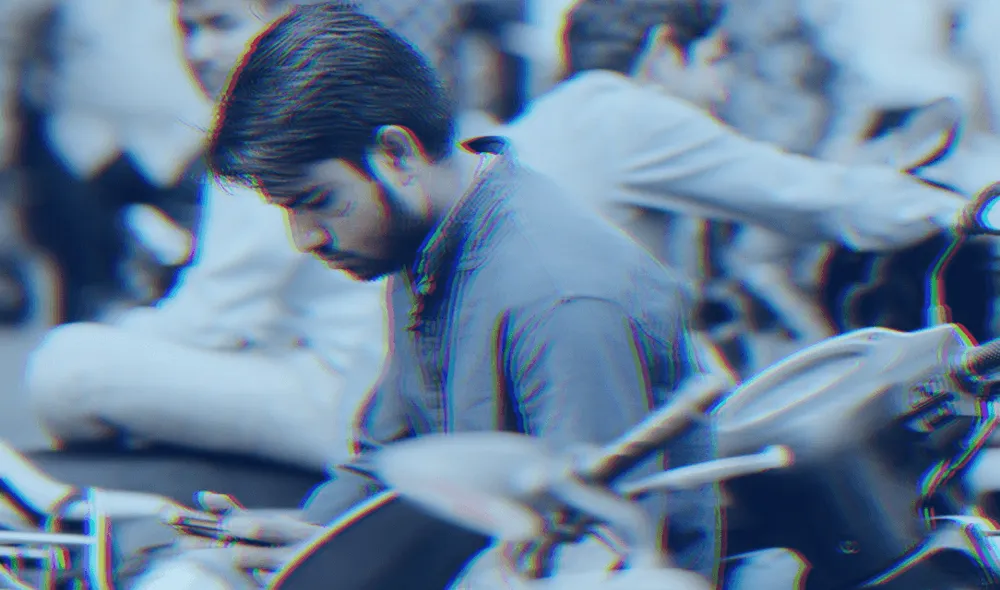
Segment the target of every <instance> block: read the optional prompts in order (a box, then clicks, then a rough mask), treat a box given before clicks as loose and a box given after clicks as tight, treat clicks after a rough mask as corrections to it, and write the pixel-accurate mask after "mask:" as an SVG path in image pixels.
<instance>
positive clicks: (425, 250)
mask: <svg viewBox="0 0 1000 590" xmlns="http://www.w3.org/2000/svg"><path fill="white" fill-rule="evenodd" d="M462 148H463V149H465V150H468V151H470V152H472V153H476V154H482V155H487V154H492V155H494V156H496V158H494V160H493V161H492V162H491V163H490V165H489V167H487V168H484V169H481V170H479V171H478V173H477V175H476V178H475V179H474V180H473V182H472V184H471V185H470V186H469V189H468V190H467V191H466V193H465V194H464V195H463V196H462V197H461V198H460V199H459V200H458V202H456V203H455V205H454V206H452V208H451V209H450V210H449V212H448V214H447V215H445V218H444V219H443V220H442V221H441V223H439V224H438V226H437V228H436V229H435V230H434V232H433V233H432V234H431V235H430V237H429V238H428V239H427V241H426V242H425V244H424V246H423V247H422V248H421V249H420V252H418V254H417V260H416V264H415V265H414V266H413V273H412V277H413V287H414V291H415V294H416V296H417V298H418V303H419V302H422V300H423V299H424V298H426V297H430V296H432V295H433V294H434V293H435V292H436V290H437V287H438V284H439V283H440V282H441V280H442V279H443V278H444V277H445V276H446V273H447V272H449V271H453V270H456V269H459V268H470V267H473V266H475V265H476V264H477V262H478V260H479V258H480V254H481V248H482V246H483V245H484V238H485V237H486V235H487V233H488V230H489V228H490V226H491V224H490V223H489V218H490V217H491V215H492V213H494V212H495V211H496V209H497V206H498V205H499V204H500V200H499V199H498V198H497V196H498V193H497V191H495V190H491V189H488V188H485V187H484V186H483V184H484V182H485V181H486V180H487V179H495V178H496V176H497V174H501V173H503V172H509V171H510V170H512V169H513V165H514V157H513V151H512V149H511V147H510V144H509V143H508V141H507V140H506V139H504V138H502V137H496V136H485V137H477V138H474V139H470V140H468V141H465V142H463V143H462Z"/></svg>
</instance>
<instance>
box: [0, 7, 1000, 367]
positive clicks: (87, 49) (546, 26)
mask: <svg viewBox="0 0 1000 590" xmlns="http://www.w3.org/2000/svg"><path fill="white" fill-rule="evenodd" d="M609 1H610V0H609ZM572 4H573V2H572V0H433V1H432V0H366V1H364V2H360V5H361V7H362V8H363V9H365V10H367V11H369V12H370V13H371V14H372V15H373V16H375V17H377V18H379V19H380V20H382V21H383V22H385V23H386V24H388V25H390V26H392V27H395V28H397V29H398V30H399V31H400V32H401V33H402V34H403V35H404V36H406V37H407V38H408V39H409V40H410V41H411V42H413V43H414V44H415V45H416V46H417V47H418V48H420V49H421V50H423V51H424V52H425V53H426V54H427V55H429V56H430V57H431V59H432V61H434V62H435V63H436V64H437V66H438V67H439V68H440V70H441V71H442V72H443V73H444V74H445V77H446V78H447V80H448V81H449V83H450V84H451V85H452V87H453V90H454V94H455V97H456V99H457V101H458V103H459V104H460V105H461V107H462V113H463V114H462V118H461V121H460V127H461V129H460V132H461V133H462V134H463V135H464V136H467V137H472V136H475V135H482V134H487V133H490V132H491V131H493V130H495V129H496V128H497V127H498V125H502V124H503V123H506V122H508V121H511V120H512V119H514V118H515V117H517V116H518V115H519V114H520V113H521V112H523V110H524V109H525V107H526V105H528V104H530V101H531V100H532V99H533V98H535V97H538V96H541V95H542V94H544V93H545V92H546V91H547V90H549V89H550V88H551V87H552V86H553V85H554V84H555V83H556V82H557V81H558V80H559V79H560V77H561V76H562V69H563V57H562V55H561V49H560V41H561V22H562V18H563V17H564V15H565V14H566V12H567V10H569V9H570V8H571V7H572ZM172 11H173V4H172V3H171V2H170V1H169V0H72V1H66V0H49V1H42V0H0V20H2V21H3V22H4V23H6V25H7V26H5V27H4V31H3V34H4V38H3V39H0V42H2V45H0V63H2V68H0V93H2V95H0V112H2V114H3V118H2V121H0V207H2V216H0V319H2V320H4V321H5V322H7V323H10V324H17V323H18V322H21V321H23V320H25V319H26V318H28V317H29V315H30V314H31V313H32V306H33V302H35V301H36V300H37V294H36V288H37V287H36V285H34V284H32V278H31V275H30V273H28V272H26V270H25V268H26V265H27V264H28V261H30V260H34V259H36V258H37V256H36V255H37V254H38V253H42V254H44V259H45V260H47V261H48V264H49V266H51V267H52V268H53V269H55V275H56V276H57V277H58V285H59V288H58V296H57V303H58V309H56V310H54V317H55V321H56V323H68V322H78V321H89V320H95V319H100V318H102V317H105V316H106V315H107V314H109V313H113V312H114V310H115V309H118V308H120V307H122V306H125V307H127V306H133V305H137V304H149V303H150V302H153V301H156V300H157V299H158V298H160V297H162V296H163V295H164V294H165V293H167V292H168V291H169V290H170V289H171V286H172V285H173V282H174V280H175V279H176V276H177V273H178V271H179V270H180V269H181V268H183V267H184V266H185V265H186V264H188V263H189V262H190V261H191V259H192V256H194V255H195V253H196V244H195V243H194V240H193V239H192V238H191V236H192V235H193V234H194V233H195V228H196V227H197V224H198V221H199V202H200V200H199V186H200V183H199V181H198V178H199V177H200V174H202V172H203V166H202V164H201V161H200V158H199V150H200V148H201V146H202V143H203V141H204V135H205V133H204V131H205V129H207V128H208V127H209V125H210V122H211V115H212V107H211V104H210V102H209V101H208V99H206V98H205V97H204V96H203V95H202V93H201V92H200V91H199V89H198V88H197V84H196V83H195V81H194V78H193V77H192V76H191V75H190V73H189V72H188V71H187V69H186V67H185V65H184V61H183V59H182V56H181V46H180V42H181V41H180V35H178V34H177V30H176V28H177V25H176V22H175V20H176V19H175V18H174V15H173V13H172ZM25 14H28V15H29V16H28V17H26V16H25ZM14 22H17V23H20V24H18V25H17V26H13V25H11V23H14ZM994 23H1000V4H997V3H996V2H995V1H993V0H879V1H878V2H872V1H870V0H731V2H729V7H728V13H727V16H726V25H725V28H726V34H727V39H728V54H727V56H726V57H725V60H726V62H727V65H728V66H729V67H728V68H727V72H728V73H729V76H728V80H727V87H728V96H727V98H726V100H724V101H722V102H721V103H720V104H718V105H717V110H716V113H717V116H718V117H719V118H720V119H721V120H723V121H725V122H726V123H728V124H729V125H731V126H733V127H735V128H736V129H738V130H739V131H740V132H741V133H743V134H745V135H747V136H749V137H751V138H754V139H757V140H762V141H767V142H771V143H773V144H776V145H778V146H780V147H782V148H784V149H786V150H788V151H791V152H797V153H801V154H808V155H812V156H817V157H820V158H824V159H831V160H837V161H843V162H849V161H854V160H856V159H857V157H858V153H859V146H860V145H862V144H863V143H864V142H865V141H867V140H869V139H871V137H872V134H873V133H874V132H873V131H872V129H873V125H875V124H876V123H878V122H881V123H883V126H884V125H889V126H893V125H895V126H899V125H904V124H905V121H906V118H907V116H908V115H909V114H912V113H913V112H914V111H915V110H916V109H919V108H921V107H924V106H926V105H930V104H934V103H935V101H941V100H942V99H948V101H949V102H948V103H947V104H948V105H951V107H952V108H953V109H954V110H955V111H956V113H955V114H954V116H956V117H958V119H960V121H961V133H960V136H959V138H958V143H957V145H956V147H955V148H954V150H953V152H954V153H953V156H952V157H949V158H948V159H947V160H946V161H944V162H942V163H940V164H938V165H936V166H935V167H934V170H933V175H932V176H933V180H934V182H936V183H939V184H941V185H944V186H948V187H954V188H955V189H957V190H960V191H963V192H972V191H974V190H976V189H977V188H979V187H981V186H983V185H985V184H986V183H988V182H989V181H991V180H992V179H991V178H990V175H991V174H993V172H992V166H990V163H992V161H994V158H995V156H1000V141H997V133H998V132H1000V55H998V54H997V52H996V51H991V46H990V45H991V43H990V40H991V38H992V32H993V28H992V27H993V25H994ZM887 121H888V123H887ZM871 163H889V162H871ZM671 227H673V228H675V229H674V230H675V231H678V232H681V231H683V232H686V233H685V235H687V236H689V237H690V239H689V240H688V242H687V243H689V244H692V248H691V249H690V251H688V252H684V253H680V254H683V255H679V256H676V257H675V258H676V259H677V261H676V264H677V265H678V267H679V268H680V270H682V271H683V272H685V273H686V274H687V275H688V276H689V277H690V278H691V280H692V283H693V284H696V285H698V288H699V289H700V290H701V292H702V293H703V295H704V302H705V304H704V305H703V306H702V312H703V314H702V315H703V316H704V317H702V318H701V320H702V325H703V328H704V330H705V331H706V332H708V333H710V335H711V337H712V338H713V339H714V340H716V342H717V343H719V344H720V346H722V347H723V348H724V349H725V350H726V354H727V356H730V357H731V360H732V359H735V360H734V361H733V362H735V363H737V364H744V365H757V366H759V365H761V364H766V362H768V361H771V360H775V359H774V358H765V357H767V355H766V354H765V353H761V352H760V351H756V352H755V351H754V350H751V349H752V343H748V341H747V334H748V333H773V334H776V335H778V336H776V337H780V339H783V340H784V341H787V342H789V343H790V344H791V346H793V347H794V346H801V345H805V344H808V343H811V342H813V341H815V340H817V339H820V338H823V337H826V336H828V335H830V334H833V333H835V332H837V331H839V330H843V329H848V328H851V327H858V326H855V325H850V324H851V321H848V320H845V319H844V318H842V317H831V316H830V309H829V306H827V307H825V308H824V307H822V306H815V305H813V303H814V302H815V301H817V300H820V299H822V294H821V293H820V292H819V291H820V290H822V289H824V288H826V287H824V281H826V282H828V281H829V260H830V247H829V246H827V245H824V244H816V245H815V246H810V247H803V246H802V245H801V244H795V245H794V247H791V246H789V245H788V244H787V243H785V241H784V240H783V236H781V235H776V234H774V233H773V232H770V231H765V230H763V229H760V228H740V227H736V226H734V225H733V224H729V223H716V222H707V221H703V220H697V219H687V220H685V224H677V225H674V226H671ZM734 256H735V258H734ZM734 260H737V261H741V262H740V263H738V264H734V263H733V261H734ZM748 260H749V261H756V262H760V263H761V264H762V265H763V264H764V263H766V265H769V266H768V267H769V268H770V269H772V270H773V269H774V268H778V269H780V272H778V274H777V275H774V274H768V275H766V276H767V277H768V278H767V279H766V280H760V279H759V277H758V279H757V280H755V279H754V277H752V276H749V275H747V274H746V272H747V271H746V269H749V268H757V266H759V265H757V266H755V265H754V264H749V263H745V262H746V261H748ZM855 263H856V264H861V261H860V259H859V260H857V261H855ZM869 263H870V261H868V262H865V264H869ZM918 279H919V276H918ZM733 302H738V303H733ZM991 305H992V304H991ZM834 315H836V314H834ZM985 316H989V317H986V318H985V319H983V321H982V322H983V323H984V327H983V328H982V330H980V334H985V333H989V332H990V331H991V330H992V328H991V326H992V322H993V321H994V320H993V319H992V318H993V314H992V313H991V312H990V313H986V314H985ZM761 318H764V319H761ZM864 318H865V319H858V320H856V321H854V322H855V323H865V322H880V321H883V320H884V322H886V323H888V324H889V325H891V327H898V328H902V329H912V328H915V327H919V326H918V325H913V324H914V322H916V323H919V321H920V320H919V319H918V320H910V321H909V323H907V322H906V321H903V320H898V321H896V322H895V323H893V321H895V320H890V319H885V317H884V316H879V315H878V314H875V315H871V314H869V315H866V316H864ZM880 318H881V319H880ZM974 331H975V330H974ZM782 350H783V351H786V352H787V350H788V349H787V348H784V349H782ZM754 355H757V357H755V356H754ZM762 355H763V356H762Z"/></svg>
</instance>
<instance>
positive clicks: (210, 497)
mask: <svg viewBox="0 0 1000 590" xmlns="http://www.w3.org/2000/svg"><path fill="white" fill-rule="evenodd" d="M195 500H196V501H197V502H198V504H199V505H200V506H201V507H202V508H204V509H205V510H207V511H209V512H213V513H215V514H229V513H231V512H237V511H242V510H243V505H242V504H240V503H239V502H237V501H236V499H235V498H233V497H232V496H230V495H228V494H218V493H216V492H208V491H205V492H198V493H197V494H196V496H195Z"/></svg>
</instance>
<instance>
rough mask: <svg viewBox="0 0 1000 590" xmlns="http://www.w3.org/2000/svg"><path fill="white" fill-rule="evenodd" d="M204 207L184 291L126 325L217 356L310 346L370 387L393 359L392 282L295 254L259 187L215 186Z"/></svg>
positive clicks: (208, 188) (135, 314)
mask: <svg viewBox="0 0 1000 590" xmlns="http://www.w3.org/2000/svg"><path fill="white" fill-rule="evenodd" d="M203 207H204V209H203V213H202V221H201V225H200V228H199V231H198V234H197V237H196V240H195V257H194V260H193V261H192V263H191V264H190V265H189V266H188V267H186V268H185V269H184V270H183V271H182V273H181V276H180V278H179V280H178V283H177V285H176V286H175V287H174V289H173V290H172V291H171V292H170V293H169V294H168V295H167V297H165V298H164V299H163V300H161V301H160V303H159V304H158V305H157V306H156V307H155V308H142V309H139V310H133V311H132V312H130V313H129V314H128V315H127V316H126V317H125V318H124V319H123V321H122V324H123V325H124V326H126V327H132V328H135V329H139V330H142V331H145V332H148V333H154V334H159V335H162V336H163V337H165V338H169V339H171V340H174V341H177V342H179V343H182V344H187V345H190V346H194V347H199V348H206V349H211V350H240V349H242V348H245V347H248V346H249V347H252V348H254V349H261V350H265V351H272V352H279V353H280V352H281V351H282V350H288V349H291V348H295V347H299V348H301V347H307V348H309V349H311V350H313V351H314V352H315V353H316V354H317V355H318V356H319V357H320V358H321V359H322V360H323V361H324V362H325V363H326V365H327V366H328V367H330V368H331V369H332V370H334V371H337V372H339V373H342V374H348V373H351V377H352V378H351V379H350V380H351V381H354V382H357V383H358V384H359V385H358V387H361V388H367V387H368V386H370V385H372V384H373V383H374V381H375V379H376V378H377V377H378V374H379V372H380V371H381V365H382V361H383V359H384V357H385V355H386V353H387V317H386V315H387V314H386V295H385V281H384V280H382V281H374V282H360V281H355V280H353V279H352V278H350V277H349V276H348V275H346V274H345V273H343V272H340V271H336V270H331V269H330V268H328V267H327V266H326V265H325V264H323V263H322V262H320V261H319V260H317V259H315V258H314V257H313V256H311V255H307V254H303V253H301V252H299V251H298V250H296V249H295V247H294V245H293V243H292V241H291V235H290V233H289V230H288V226H287V223H286V220H285V217H284V215H283V213H282V212H281V210H280V209H279V208H278V207H275V206H273V205H269V204H267V203H266V202H264V200H263V198H262V197H261V196H260V194H259V193H258V192H256V191H254V190H252V189H249V188H246V187H241V186H233V185H228V184H222V183H221V182H219V181H216V180H214V179H213V180H208V181H206V183H205V185H204V194H203ZM358 373H361V374H358ZM355 380H356V381H355ZM361 393H363V392H361Z"/></svg>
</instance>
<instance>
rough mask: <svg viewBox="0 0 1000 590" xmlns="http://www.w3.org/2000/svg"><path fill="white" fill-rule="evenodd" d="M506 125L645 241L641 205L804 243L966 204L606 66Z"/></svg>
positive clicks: (886, 241)
mask: <svg viewBox="0 0 1000 590" xmlns="http://www.w3.org/2000/svg"><path fill="white" fill-rule="evenodd" d="M501 133H503V134H504V135H507V136H508V137H509V138H510V139H511V141H512V143H513V146H514V148H515V153H517V154H518V157H519V158H520V159H521V161H522V162H524V163H525V164H526V165H528V166H529V167H532V168H534V169H536V170H538V171H540V172H542V173H545V174H547V175H549V176H551V177H552V178H553V179H555V180H557V181H558V182H560V183H561V184H562V185H563V186H564V187H566V188H568V189H569V191H570V194H573V195H575V196H576V197H578V198H580V199H581V200H582V201H585V202H588V203H590V204H591V205H593V206H595V207H598V208H599V209H600V210H601V211H603V212H604V213H605V214H606V215H607V216H608V217H610V218H611V219H612V220H613V221H615V222H617V223H619V224H620V225H622V226H623V227H625V228H626V229H627V230H629V231H630V232H631V233H633V235H635V236H636V237H637V238H639V239H640V241H643V242H644V243H647V244H648V243H649V242H648V239H646V236H643V235H642V234H643V233H645V232H649V231H656V228H655V227H653V226H652V225H651V224H649V223H648V222H646V220H645V219H644V216H645V214H646V213H647V212H669V213H682V214H685V213H686V214H692V215H695V216H700V217H708V218H718V219H731V220H735V221H742V222H749V223H753V224H757V225H760V226H763V227H766V228H769V229H772V230H774V231H777V232H780V233H782V234H783V235H786V236H789V237H790V238H792V239H795V240H799V241H802V242H821V241H836V242H841V243H843V244H846V245H848V246H850V247H852V248H855V249H858V250H886V249H895V248H899V247H903V246H907V245H910V244H913V243H916V242H918V241H921V240H923V239H925V238H926V237H928V236H930V235H933V234H934V233H936V232H937V231H939V229H940V228H942V227H950V226H951V224H952V223H953V222H954V220H955V218H956V216H957V214H958V212H959V211H960V210H961V208H962V206H963V203H964V200H963V199H961V198H958V197H956V196H954V195H952V194H950V193H947V192H945V191H940V190H937V189H933V188H929V187H927V186H924V185H921V184H920V183H918V182H916V181H914V180H913V179H911V178H908V177H906V176H904V175H903V174H900V173H898V172H896V171H895V170H892V169H890V168H886V167H880V166H853V167H849V166H845V165H841V164H836V163H830V162H823V161H819V160H815V159H810V158H805V157H802V156H797V155H793V154H790V153H788V152H785V151H783V150H781V149H779V148H776V147H774V146H772V145H769V144H766V143H762V142H756V141H753V140H750V139H747V138H746V137H743V136H741V135H739V134H738V133H736V132H735V131H733V130H732V129H730V128H728V127H726V126H725V125H723V124H722V123H719V122H718V121H716V120H715V119H714V118H713V117H712V116H710V115H709V114H708V113H706V112H704V111H702V110H699V109H698V108H696V107H694V106H693V105H691V104H689V103H687V102H685V101H683V100H681V99H678V98H676V97H673V96H670V95H669V94H666V93H665V92H664V91H662V90H660V89H658V88H655V87H653V86H649V85H643V84H639V83H637V82H636V81H634V80H632V79H630V78H628V77H626V76H623V75H620V74H617V73H614V72H610V71H589V72H584V73H581V74H578V75H576V76H574V77H572V78H570V79H569V80H567V81H565V82H563V83H561V84H559V85H558V86H556V87H555V88H554V89H553V90H551V91H550V92H549V93H547V94H545V95H543V96H541V97H539V98H538V99H536V100H535V101H534V102H533V103H532V104H531V105H530V106H529V108H528V109H527V111H526V112H525V113H524V114H523V115H522V116H521V117H519V118H518V119H517V120H515V121H513V122H512V123H511V124H510V125H508V126H506V127H505V128H504V129H502V130H501ZM660 231H661V232H662V231H663V228H662V227H661V228H660ZM653 239H655V237H654V238H653Z"/></svg>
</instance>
